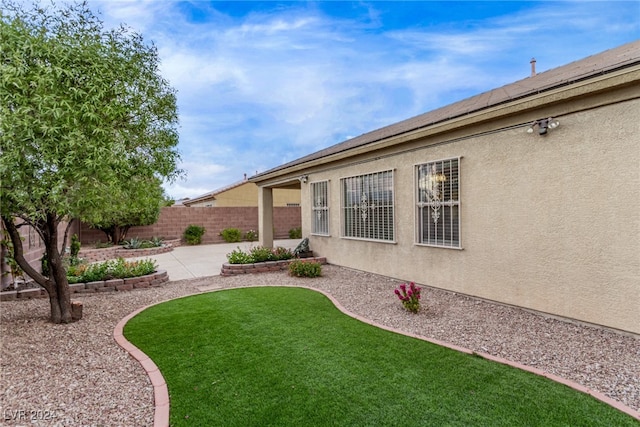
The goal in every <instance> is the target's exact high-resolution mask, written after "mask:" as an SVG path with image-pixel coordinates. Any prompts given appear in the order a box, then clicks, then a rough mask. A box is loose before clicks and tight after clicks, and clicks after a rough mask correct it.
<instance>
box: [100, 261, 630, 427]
mask: <svg viewBox="0 0 640 427" xmlns="http://www.w3.org/2000/svg"><path fill="white" fill-rule="evenodd" d="M236 265H242V264H236ZM260 286H265V285H260ZM267 286H269V285H267ZM249 287H251V286H249ZM295 287H298V288H303V289H309V290H311V291H316V292H318V293H320V294H322V295H324V296H326V297H327V298H328V299H329V300H330V301H331V302H332V303H333V305H334V306H335V307H336V308H337V309H338V310H340V311H341V312H342V313H343V314H345V315H347V316H349V317H352V318H354V319H357V320H359V321H361V322H363V323H366V324H369V325H372V326H374V327H376V328H380V329H384V330H387V331H390V332H394V333H397V334H400V335H405V336H408V337H412V338H416V339H419V340H422V341H426V342H430V343H432V344H435V345H438V346H441V347H446V348H449V349H451V350H454V351H458V352H460V353H466V354H470V355H474V356H478V357H482V358H484V359H487V360H491V361H493V362H496V363H500V364H503V365H507V366H512V367H514V368H516V369H521V370H523V371H527V372H531V373H533V374H535V375H539V376H541V377H545V378H547V379H549V380H551V381H555V382H558V383H560V384H564V385H565V386H567V387H570V388H572V389H574V390H577V391H579V392H582V393H585V394H588V395H590V396H592V397H594V398H595V399H598V400H599V401H601V402H604V403H605V404H607V405H609V406H612V407H614V408H615V409H617V410H619V411H621V412H624V413H625V414H628V415H631V416H632V417H633V418H635V419H637V420H640V412H638V411H636V410H634V409H633V408H631V407H629V406H626V405H624V404H623V403H622V402H619V401H617V400H614V399H612V398H610V397H609V396H607V395H605V394H603V393H600V392H598V391H595V390H591V389H590V388H588V387H586V386H583V385H581V384H578V383H576V382H573V381H571V380H568V379H565V378H562V377H560V376H558V375H555V374H552V373H549V372H546V371H543V370H542V369H538V368H534V367H532V366H529V365H524V364H522V363H519V362H514V361H511V360H508V359H505V358H502V357H498V356H493V355H490V354H488V353H482V352H476V351H473V350H470V349H468V348H465V347H461V346H458V345H455V344H450V343H448V342H446V341H441V340H438V339H435V338H428V337H425V336H422V335H418V334H414V333H412V332H408V331H403V330H401V329H398V328H394V327H391V326H386V325H383V324H381V323H378V322H376V321H375V320H371V319H368V318H366V317H364V316H360V315H358V314H355V313H352V312H350V311H349V310H347V309H346V308H345V307H344V306H343V305H342V304H341V303H340V302H339V301H338V300H337V299H336V298H335V297H334V296H333V295H331V294H330V293H328V292H327V291H323V290H321V289H317V288H312V287H310V286H295ZM229 289H233V288H224V289H212V290H209V291H205V292H221V291H225V290H229ZM190 296H192V295H184V296H181V297H177V298H171V299H168V300H165V301H160V302H156V303H153V304H150V305H147V306H145V307H142V308H139V309H137V310H135V311H134V312H133V313H130V314H129V315H127V316H125V317H124V318H123V319H122V320H120V322H118V324H117V325H116V327H115V328H114V331H113V338H114V340H115V341H116V343H117V344H118V345H119V346H120V347H121V348H122V349H123V350H124V351H126V352H127V353H129V355H130V356H131V357H132V358H134V359H135V360H137V361H138V362H139V363H140V365H141V366H142V368H143V369H144V370H145V372H146V373H147V376H148V377H149V379H150V381H151V384H152V385H153V395H154V416H153V427H169V415H170V412H169V410H170V398H169V389H168V387H167V383H166V381H165V379H164V377H163V376H162V373H161V372H160V369H159V368H158V366H157V365H156V364H155V363H154V362H153V360H151V358H150V357H149V356H147V355H146V354H145V353H144V352H143V351H142V350H140V349H139V348H138V347H136V346H135V345H133V344H132V343H131V342H129V340H127V338H125V336H124V326H125V325H126V324H127V322H128V321H129V320H131V319H132V318H133V317H135V316H136V315H138V314H139V313H141V312H143V311H144V310H146V309H148V308H150V307H153V306H156V305H160V304H163V303H165V302H168V301H174V300H177V299H181V298H187V297H190Z"/></svg>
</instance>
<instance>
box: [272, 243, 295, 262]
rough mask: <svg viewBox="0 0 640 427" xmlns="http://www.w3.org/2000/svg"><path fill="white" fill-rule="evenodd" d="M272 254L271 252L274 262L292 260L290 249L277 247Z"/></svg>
mask: <svg viewBox="0 0 640 427" xmlns="http://www.w3.org/2000/svg"><path fill="white" fill-rule="evenodd" d="M272 252H273V256H274V259H276V260H283V259H291V258H293V252H291V250H290V249H287V248H283V247H282V246H278V247H277V248H275V249H274V250H273V251H272Z"/></svg>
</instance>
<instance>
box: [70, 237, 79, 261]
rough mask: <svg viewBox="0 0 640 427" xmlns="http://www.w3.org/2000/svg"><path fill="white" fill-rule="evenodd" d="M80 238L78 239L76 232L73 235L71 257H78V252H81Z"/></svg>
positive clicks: (73, 258)
mask: <svg viewBox="0 0 640 427" xmlns="http://www.w3.org/2000/svg"><path fill="white" fill-rule="evenodd" d="M80 246H81V245H80V239H78V235H77V234H74V235H73V236H71V248H70V250H71V259H72V260H76V259H78V254H79V253H80Z"/></svg>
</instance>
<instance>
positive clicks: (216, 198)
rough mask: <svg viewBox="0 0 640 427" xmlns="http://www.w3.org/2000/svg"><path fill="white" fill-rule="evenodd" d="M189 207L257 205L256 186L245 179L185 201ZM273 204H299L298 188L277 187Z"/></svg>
mask: <svg viewBox="0 0 640 427" xmlns="http://www.w3.org/2000/svg"><path fill="white" fill-rule="evenodd" d="M185 204H186V205H188V206H189V207H195V208H199V207H210V206H216V207H243V206H258V186H257V185H256V184H255V183H253V182H249V181H245V182H243V183H240V184H238V185H235V186H231V187H229V188H228V189H224V190H221V191H220V192H216V193H215V194H211V196H209V197H206V196H205V197H199V198H198V199H196V200H194V201H187V202H186V203H185ZM273 205H274V206H298V205H300V189H289V188H278V189H276V190H274V192H273Z"/></svg>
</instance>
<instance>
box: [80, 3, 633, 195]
mask: <svg viewBox="0 0 640 427" xmlns="http://www.w3.org/2000/svg"><path fill="white" fill-rule="evenodd" d="M94 4H95V5H98V6H99V7H100V9H102V10H103V12H104V13H105V15H107V16H106V19H105V21H107V22H108V23H109V22H116V23H117V22H121V21H124V22H127V23H128V24H129V25H130V26H132V27H133V28H134V29H136V30H138V31H140V32H141V33H142V34H143V35H144V37H145V39H152V40H154V42H155V43H156V45H157V46H158V49H159V54H160V57H161V60H162V65H161V70H162V73H163V76H165V77H166V78H167V79H168V80H169V81H170V83H171V84H172V85H173V86H174V87H175V88H177V90H178V103H179V113H180V118H181V129H180V140H181V142H180V150H181V152H182V156H183V159H184V160H185V163H184V164H183V166H182V167H183V168H184V169H186V170H187V172H188V178H187V181H186V182H183V183H176V184H174V186H173V187H172V189H171V191H174V193H171V192H170V194H172V195H175V196H176V197H181V196H183V195H189V196H190V197H194V196H197V195H200V194H202V193H205V192H208V191H212V190H214V189H216V188H219V187H222V186H225V185H227V184H230V183H232V182H235V181H238V180H239V179H241V178H242V175H243V173H248V174H249V175H253V174H254V173H255V172H256V171H264V170H266V169H270V168H272V167H274V166H277V165H278V164H281V163H284V162H286V161H290V160H293V159H295V158H298V157H301V156H303V155H306V154H309V153H310V152H312V151H315V150H318V149H321V148H324V147H327V146H329V145H332V144H335V143H338V142H341V141H343V140H345V139H347V138H348V137H349V136H353V135H359V134H362V133H365V132H368V131H371V130H374V129H376V128H378V127H381V126H385V125H388V124H391V123H393V122H396V121H399V120H402V119H405V118H408V117H411V116H414V115H417V114H420V113H423V112H426V111H429V110H431V109H434V108H437V107H440V106H443V105H446V104H449V103H451V102H454V101H457V100H460V99H462V98H465V97H468V96H471V95H474V94H477V93H480V92H484V91H486V90H489V89H492V88H495V87H498V86H501V85H503V84H506V83H509V82H512V81H515V80H518V79H521V78H525V77H527V76H528V73H529V60H530V59H531V57H532V56H535V57H536V58H537V59H538V66H539V71H542V70H545V69H548V68H551V67H555V66H558V65H561V64H564V63H567V62H569V61H571V60H575V59H579V58H581V57H584V56H587V55H590V54H593V53H596V52H598V51H601V50H604V49H606V48H609V47H614V46H615V45H617V44H620V42H619V40H624V39H625V37H626V38H629V37H630V36H629V34H636V35H637V34H638V33H639V32H640V30H639V25H638V23H637V22H634V19H633V16H630V15H632V14H628V13H627V14H622V15H621V16H618V15H620V11H619V9H618V8H617V7H614V6H620V4H619V3H616V2H614V3H613V5H614V6H609V5H610V3H607V4H606V5H607V6H606V7H603V5H604V3H597V2H593V3H592V2H575V3H573V2H563V3H562V7H551V3H532V4H531V5H526V6H520V4H514V5H515V6H514V7H513V9H517V10H518V11H516V12H508V13H507V12H501V13H500V14H498V15H496V16H494V17H490V18H484V19H476V20H466V21H464V22H456V21H455V18H449V21H447V22H432V23H430V24H429V25H428V26H427V25H422V22H423V21H425V20H415V21H414V22H413V23H411V24H410V25H406V26H404V27H402V26H395V27H393V28H392V29H386V28H385V24H386V22H385V20H387V19H388V15H387V12H386V10H387V9H388V8H393V7H400V6H396V5H395V4H393V3H376V2H370V3H366V4H365V3H345V4H344V5H343V4H340V6H341V8H342V10H344V11H348V13H347V12H343V13H341V14H340V15H336V12H335V10H337V9H338V7H337V6H336V5H335V4H332V3H327V5H329V6H332V7H329V6H328V7H327V10H329V9H331V10H332V12H323V7H322V6H323V3H322V2H321V3H303V2H294V3H287V4H286V5H284V6H281V5H279V4H277V3H270V2H266V3H255V10H253V11H250V12H246V13H244V14H242V13H238V14H232V13H230V12H229V11H230V10H232V9H233V8H234V6H235V5H236V4H235V3H233V2H229V3H225V2H212V3H208V2H207V3H204V2H195V3H181V4H178V3H174V2H168V1H145V2H136V1H131V2H124V1H115V2H113V1H103V2H94V1H91V2H90V5H94ZM488 4H489V5H491V6H496V5H497V6H500V9H501V10H504V9H510V7H505V4H502V3H499V2H497V3H495V4H492V3H488ZM241 5H242V6H243V7H245V8H246V7H250V6H252V5H253V4H252V3H241ZM434 5H435V4H427V3H424V4H422V3H412V7H421V6H423V7H425V8H427V7H429V8H432V7H435V6H434ZM348 6H351V7H352V9H350V8H349V7H348ZM185 7H191V8H192V9H193V10H194V11H195V12H193V13H196V12H197V13H199V14H203V13H205V14H206V15H204V17H202V19H195V20H194V19H192V16H191V15H189V14H188V13H185V10H184V8H185ZM407 7H408V6H407ZM216 8H217V10H216ZM225 8H227V9H225ZM616 14H617V15H616ZM425 16H426V15H425ZM636 21H637V20H636ZM602 34H607V35H608V37H607V38H604V37H600V36H601V35H602Z"/></svg>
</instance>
